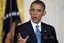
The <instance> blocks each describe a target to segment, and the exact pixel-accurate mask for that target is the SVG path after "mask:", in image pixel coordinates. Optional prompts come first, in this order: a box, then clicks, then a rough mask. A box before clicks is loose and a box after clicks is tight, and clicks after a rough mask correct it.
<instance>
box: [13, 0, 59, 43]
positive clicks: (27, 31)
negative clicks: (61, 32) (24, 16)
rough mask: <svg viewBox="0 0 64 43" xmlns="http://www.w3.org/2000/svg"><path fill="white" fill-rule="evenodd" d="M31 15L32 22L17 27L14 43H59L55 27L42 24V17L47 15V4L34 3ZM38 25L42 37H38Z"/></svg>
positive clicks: (30, 10) (31, 7) (30, 11)
mask: <svg viewBox="0 0 64 43" xmlns="http://www.w3.org/2000/svg"><path fill="white" fill-rule="evenodd" d="M29 13H30V16H31V20H29V21H28V22H26V23H24V24H22V25H20V26H18V27H16V29H15V36H14V43H58V41H57V38H56V33H55V29H54V27H53V26H51V25H48V24H45V23H43V22H41V18H42V16H44V15H45V14H46V11H45V4H44V3H43V2H42V1H33V2H32V3H31V6H30V9H29ZM36 25H38V29H39V31H40V32H39V33H40V36H41V37H40V36H39V35H36ZM39 33H38V34H39ZM37 36H38V37H40V38H38V37H37ZM37 38H38V39H39V40H38V39H37Z"/></svg>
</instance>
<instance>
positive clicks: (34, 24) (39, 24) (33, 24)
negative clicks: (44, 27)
mask: <svg viewBox="0 0 64 43" xmlns="http://www.w3.org/2000/svg"><path fill="white" fill-rule="evenodd" d="M31 24H32V26H33V28H35V26H36V25H38V26H39V30H40V31H41V21H40V22H39V23H38V24H36V23H34V22H33V21H32V20H31Z"/></svg>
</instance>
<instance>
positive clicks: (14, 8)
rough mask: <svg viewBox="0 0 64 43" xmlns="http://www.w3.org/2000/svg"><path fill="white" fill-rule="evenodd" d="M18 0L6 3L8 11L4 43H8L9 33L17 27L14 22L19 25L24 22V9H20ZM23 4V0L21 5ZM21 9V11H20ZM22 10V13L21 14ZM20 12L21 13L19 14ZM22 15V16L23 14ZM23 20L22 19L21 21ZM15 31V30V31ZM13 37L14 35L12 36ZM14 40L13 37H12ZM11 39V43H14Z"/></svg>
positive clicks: (4, 27) (5, 18)
mask: <svg viewBox="0 0 64 43" xmlns="http://www.w3.org/2000/svg"><path fill="white" fill-rule="evenodd" d="M17 1H18V0H7V2H6V9H5V16H4V24H3V39H2V43H7V42H6V41H7V40H6V38H7V36H10V35H8V33H9V32H10V30H11V29H13V28H12V27H13V26H14V25H15V23H14V22H16V21H17V22H16V23H18V22H22V23H23V20H24V19H23V20H22V17H23V16H22V15H23V11H24V10H23V8H20V7H19V4H18V2H19V1H18V2H17ZM22 2H23V0H21V3H22ZM18 9H19V10H18ZM21 10H22V12H21ZM19 12H20V13H19ZM21 13H22V14H21ZM20 18H21V19H20ZM13 30H14V29H13ZM12 36H13V35H12ZM12 38H13V37H12ZM12 40H13V39H11V40H10V41H11V42H9V43H12Z"/></svg>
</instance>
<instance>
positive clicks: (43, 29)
mask: <svg viewBox="0 0 64 43" xmlns="http://www.w3.org/2000/svg"><path fill="white" fill-rule="evenodd" d="M45 30H46V27H45V24H44V23H42V22H41V34H42V35H41V43H45V40H44V36H43V33H42V32H44V31H45Z"/></svg>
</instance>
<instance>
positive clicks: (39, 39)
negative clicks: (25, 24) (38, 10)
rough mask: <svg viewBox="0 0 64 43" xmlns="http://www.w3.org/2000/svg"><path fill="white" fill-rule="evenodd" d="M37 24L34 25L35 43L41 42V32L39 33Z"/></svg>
mask: <svg viewBox="0 0 64 43" xmlns="http://www.w3.org/2000/svg"><path fill="white" fill-rule="evenodd" d="M38 27H39V26H38V25H36V31H35V34H36V38H37V43H41V33H40V30H39V29H38Z"/></svg>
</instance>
